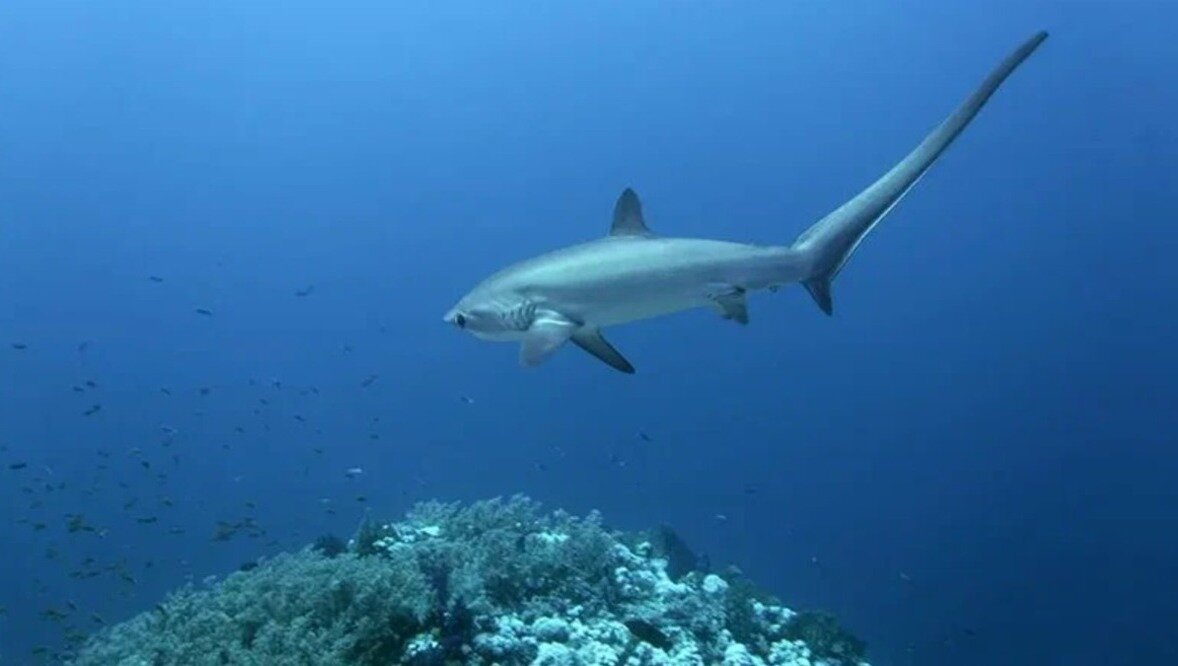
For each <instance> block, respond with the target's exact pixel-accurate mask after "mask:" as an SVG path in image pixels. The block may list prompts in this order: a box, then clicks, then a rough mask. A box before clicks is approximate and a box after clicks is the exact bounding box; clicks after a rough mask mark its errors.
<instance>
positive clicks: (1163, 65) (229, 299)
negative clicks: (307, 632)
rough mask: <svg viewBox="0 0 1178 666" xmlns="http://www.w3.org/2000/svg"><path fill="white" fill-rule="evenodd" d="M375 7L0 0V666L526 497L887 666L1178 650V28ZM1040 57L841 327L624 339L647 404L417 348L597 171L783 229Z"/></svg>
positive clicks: (1165, 19) (573, 235) (738, 224)
mask: <svg viewBox="0 0 1178 666" xmlns="http://www.w3.org/2000/svg"><path fill="white" fill-rule="evenodd" d="M384 4H388V3H384ZM384 4H381V5H378V4H376V3H373V4H371V5H367V4H348V5H345V6H341V7H331V8H328V7H327V6H326V5H317V4H314V3H307V4H305V5H294V4H292V3H266V4H261V3H253V4H243V5H240V6H239V5H233V6H230V5H228V4H224V3H220V4H216V3H215V6H212V5H206V3H114V4H110V3H100V4H94V3H81V2H67V3H43V2H27V1H24V0H21V1H11V2H6V3H5V4H4V5H3V7H2V8H0V343H3V346H2V348H0V444H2V445H3V446H4V447H6V448H4V450H3V451H2V452H0V461H2V462H3V463H4V464H3V466H2V467H0V502H2V504H0V506H2V507H3V516H4V518H5V526H6V529H5V530H4V532H3V538H2V541H0V551H2V552H3V564H2V565H0V607H3V609H4V613H3V614H0V659H2V660H3V663H25V662H26V661H28V660H29V659H30V657H29V650H30V649H32V648H33V647H34V646H37V645H47V646H50V647H53V648H55V649H56V648H57V647H60V645H61V640H62V639H61V635H62V631H61V629H62V624H63V623H59V622H55V621H53V620H52V619H48V618H43V617H42V611H44V610H45V609H48V608H55V609H61V610H63V611H64V610H66V609H67V600H69V601H72V602H73V604H74V605H75V606H76V607H77V609H78V610H77V611H76V612H74V613H73V614H72V615H71V619H70V620H69V621H66V622H65V623H64V624H77V625H78V626H80V627H82V628H83V629H85V630H90V629H93V628H96V627H97V624H96V623H94V622H93V621H92V620H91V619H90V618H89V614H90V613H98V614H100V615H101V616H102V618H104V620H105V621H107V622H115V621H118V620H121V619H125V618H127V617H129V616H130V615H132V614H134V613H136V612H139V611H142V610H145V609H148V608H150V607H152V606H153V605H154V604H155V603H156V601H157V600H159V599H160V598H161V597H162V596H163V595H164V594H165V593H166V592H167V591H168V590H171V589H174V588H176V587H178V586H180V585H182V584H183V583H184V582H185V581H187V580H192V581H200V580H201V579H203V578H204V577H205V576H208V575H210V574H224V573H226V572H228V571H231V570H233V569H234V568H236V567H237V566H238V565H239V564H241V563H242V562H243V561H246V560H249V559H252V558H255V557H258V556H261V555H265V554H267V553H274V552H277V551H278V550H281V549H288V548H295V547H298V546H300V545H301V544H303V543H305V542H307V541H309V540H311V539H312V538H314V537H315V536H317V535H319V534H321V533H324V532H328V531H330V532H336V533H339V534H343V535H347V534H350V533H351V531H352V530H353V528H354V527H355V525H356V523H357V522H358V521H359V520H360V518H361V517H362V516H363V514H364V511H365V508H366V507H371V510H372V511H373V512H374V514H375V515H378V516H393V515H396V514H398V513H400V512H401V511H402V510H404V509H405V508H406V507H407V506H409V505H410V504H411V503H412V502H415V501H418V500H422V499H428V498H441V499H446V500H472V499H478V498H485V497H490V496H495V495H505V494H512V493H516V492H524V493H527V494H529V495H531V496H533V497H535V498H537V499H539V500H541V501H543V502H545V503H546V504H548V505H549V506H559V507H565V508H568V509H570V510H573V511H577V512H584V511H588V510H590V509H594V508H596V509H600V510H601V511H602V512H604V514H605V516H606V517H607V519H608V520H609V521H610V522H611V523H612V524H614V525H616V526H618V527H623V528H640V527H646V526H650V525H652V524H656V523H660V522H666V523H669V524H671V525H673V526H675V527H676V528H677V529H678V530H679V531H680V532H681V533H682V534H683V535H684V537H685V538H686V539H687V540H688V541H689V542H690V543H691V544H692V545H693V546H695V547H696V548H697V549H698V550H701V551H704V552H706V553H708V555H709V556H710V558H711V560H712V561H713V563H715V564H717V565H720V564H726V563H729V562H731V563H735V564H737V565H738V566H739V567H741V568H742V569H743V570H744V571H745V572H746V573H748V574H749V575H750V576H752V577H753V578H755V579H757V580H759V581H760V582H762V583H764V585H765V586H766V587H768V588H769V589H771V590H772V591H774V592H775V593H777V594H778V595H779V596H780V597H782V599H783V600H784V601H785V602H786V603H787V604H789V605H792V606H795V607H800V608H811V607H815V608H825V609H828V610H831V611H833V612H834V613H836V614H837V615H838V616H839V617H840V618H841V619H842V620H843V621H844V622H845V623H846V624H847V625H848V626H849V627H850V628H851V629H853V630H854V631H856V632H857V633H859V634H861V635H862V636H864V637H865V638H866V639H867V641H868V643H869V646H870V648H869V649H870V655H871V656H872V660H873V662H875V663H877V664H898V665H906V664H938V665H939V664H955V665H972V664H995V663H1006V664H1032V663H1036V664H1057V663H1058V664H1063V663H1067V664H1073V665H1080V664H1111V663H1116V664H1145V663H1172V662H1174V661H1175V660H1176V659H1178V642H1176V639H1175V638H1174V633H1173V628H1174V624H1175V622H1174V621H1175V620H1176V619H1178V484H1176V483H1175V481H1174V479H1175V478H1176V475H1178V448H1176V447H1175V440H1176V439H1178V437H1176V434H1175V433H1178V417H1176V416H1175V409H1174V406H1175V405H1176V404H1178V384H1176V382H1175V379H1174V376H1175V373H1176V371H1178V347H1176V346H1175V345H1174V344H1172V339H1173V337H1174V335H1175V333H1176V332H1178V325H1176V323H1178V307H1175V306H1176V305H1178V298H1176V289H1175V285H1176V284H1178V263H1176V262H1175V261H1173V259H1172V258H1171V255H1172V254H1173V252H1174V250H1175V248H1178V232H1176V231H1175V226H1176V223H1175V219H1174V211H1175V209H1176V208H1178V205H1176V204H1178V190H1175V188H1174V174H1175V173H1176V168H1178V130H1176V127H1175V122H1174V109H1175V108H1176V107H1178V87H1175V86H1174V84H1173V72H1174V71H1176V69H1178V47H1175V45H1174V44H1175V42H1174V40H1173V39H1172V37H1173V35H1172V24H1173V22H1174V21H1175V20H1178V11H1175V10H1174V9H1172V8H1170V7H1169V6H1168V5H1167V4H1166V3H1160V2H1158V3H1154V2H1147V3H1123V2H1106V3H1097V2H1090V3H1063V2H1061V3H1021V2H1020V3H1015V2H993V3H984V4H983V3H975V4H974V5H970V6H965V5H963V4H961V3H952V6H951V7H950V6H948V5H946V6H945V7H941V8H937V7H934V6H933V4H932V3H916V4H911V3H910V5H911V6H903V7H893V6H891V5H884V4H880V5H873V4H865V3H848V4H842V5H837V6H828V5H827V4H825V3H808V4H794V3H760V4H758V3H741V4H727V3H725V4H723V5H720V4H719V3H717V4H713V5H708V4H703V3H674V4H672V3H595V4H593V5H592V6H590V5H585V6H580V7H570V6H559V7H558V6H557V5H548V4H543V5H542V4H528V5H523V4H508V5H505V6H497V7H494V6H491V5H487V4H484V3H447V4H446V5H445V6H441V7H439V6H433V5H434V3H421V4H416V5H400V4H399V3H396V4H397V6H396V7H395V8H390V7H388V6H384ZM1038 29H1047V30H1050V31H1051V33H1052V37H1051V39H1049V40H1048V41H1047V43H1046V44H1045V45H1044V46H1043V47H1042V48H1041V49H1040V51H1039V52H1038V53H1036V54H1035V55H1034V56H1033V57H1032V58H1031V59H1030V60H1029V61H1028V62H1027V63H1026V64H1025V65H1024V67H1023V68H1022V69H1020V70H1019V71H1018V72H1016V73H1015V75H1014V76H1013V77H1012V78H1011V79H1010V81H1009V82H1008V83H1007V85H1006V86H1004V88H1003V89H1002V90H1001V91H999V93H998V94H997V95H996V96H995V98H994V99H993V100H992V102H991V104H990V105H988V106H987V107H986V108H985V109H984V110H983V112H982V113H981V115H980V116H979V117H978V119H977V120H976V121H975V123H974V124H973V126H971V127H970V128H969V129H968V130H967V131H966V132H965V134H964V135H963V136H962V137H961V139H960V140H959V141H958V143H957V144H955V145H954V146H953V147H952V148H951V149H950V151H949V152H948V153H947V154H946V156H945V157H944V159H943V160H942V161H941V162H939V163H938V164H937V165H936V166H935V167H934V169H933V170H932V171H931V172H930V173H929V175H928V176H927V177H926V178H925V179H924V180H923V181H922V182H921V183H920V185H919V186H918V187H917V188H916V189H915V190H914V191H913V193H912V194H911V195H910V197H909V198H908V199H906V200H905V201H904V202H903V204H902V205H901V206H900V207H898V208H897V209H896V211H894V213H893V214H892V216H890V217H889V218H888V219H887V220H886V221H885V222H884V223H883V224H882V225H881V226H880V228H879V229H878V230H877V232H876V233H875V234H873V235H872V237H871V238H870V239H869V240H868V241H867V242H866V243H865V244H864V245H863V247H862V249H861V251H860V252H859V253H858V254H857V255H856V256H855V258H854V259H853V261H852V262H851V263H850V264H849V266H848V267H847V269H846V270H845V271H844V272H843V273H842V274H841V275H840V277H839V279H838V281H837V282H836V284H835V308H836V313H835V317H834V318H833V319H828V318H826V317H824V316H823V315H822V314H821V313H820V312H819V311H818V310H817V308H815V307H814V305H813V304H812V303H811V302H810V300H809V298H808V297H807V295H806V294H805V293H804V291H803V290H802V289H799V288H790V289H786V290H783V291H782V292H781V293H778V294H776V295H761V296H759V297H757V298H754V299H753V300H752V303H751V314H752V318H753V322H752V324H751V325H750V326H748V327H747V328H741V327H738V326H734V325H732V324H729V323H726V322H723V321H721V320H719V319H718V318H717V317H716V316H715V314H714V313H712V312H707V311H696V312H689V313H685V314H681V315H675V316H671V317H667V318H664V319H659V320H653V321H648V322H643V323H638V324H635V325H631V326H627V327H622V328H619V329H617V330H615V331H613V332H612V333H611V340H612V341H613V342H614V343H615V344H616V345H617V346H618V348H619V349H621V350H622V351H623V352H624V353H625V354H626V355H627V356H628V357H629V358H630V360H631V361H633V362H634V363H635V365H637V366H638V374H636V375H634V376H632V377H629V376H625V375H621V374H618V373H614V372H612V371H611V370H609V368H607V367H606V366H604V365H602V364H600V363H597V362H596V361H594V360H593V359H591V358H589V357H588V356H585V355H584V354H582V353H581V352H579V351H577V350H575V349H569V350H562V351H561V352H560V353H559V354H557V356H556V357H555V358H554V359H553V360H551V361H550V362H549V363H547V364H545V365H544V366H542V367H539V368H536V369H531V370H524V369H521V368H519V367H518V365H517V362H516V355H515V349H514V348H512V347H509V346H507V345H491V344H487V343H481V342H478V341H475V340H473V339H472V338H470V337H469V336H466V335H462V334H460V333H458V332H455V331H454V330H452V329H450V328H449V327H447V326H445V325H444V324H443V323H442V321H441V316H442V314H443V313H444V312H445V311H446V310H447V309H448V308H449V307H450V306H451V305H452V304H453V302H454V301H456V300H457V299H458V298H459V297H460V296H461V295H462V294H463V293H465V291H466V290H467V289H468V288H470V287H471V286H473V284H475V283H476V282H477V281H478V280H480V279H481V278H482V277H484V276H485V275H486V274H488V273H490V272H491V271H493V270H495V269H497V268H499V267H501V266H503V265H505V264H507V263H509V262H511V261H514V260H517V259H521V258H524V257H527V256H530V255H532V254H535V253H538V252H541V251H543V250H547V249H551V248H554V247H559V246H561V245H565V244H570V243H573V242H577V241H581V240H587V239H591V238H594V237H597V236H600V235H602V234H604V233H605V231H606V228H607V226H608V221H609V215H610V211H611V208H612V205H613V201H614V198H615V197H616V196H617V194H618V193H619V192H620V191H621V190H622V188H623V187H625V186H633V187H634V188H635V189H636V190H637V191H638V192H639V194H640V195H642V197H643V200H644V203H645V205H646V214H647V219H648V221H649V222H650V224H651V226H652V227H653V228H654V229H655V230H656V231H658V232H661V233H665V234H672V235H686V236H706V237H716V238H724V239H731V240H741V241H754V242H763V243H787V242H789V241H791V240H792V239H793V238H794V237H795V236H796V235H797V234H798V233H799V232H801V231H802V230H803V229H804V228H805V227H806V226H807V225H809V224H810V223H811V222H813V221H814V220H816V219H818V218H819V217H821V216H822V215H824V214H825V213H826V212H828V211H829V210H830V209H832V208H833V207H835V206H836V205H838V204H839V203H841V202H842V201H843V200H845V199H846V198H847V197H849V196H851V195H852V194H854V193H855V192H856V191H857V190H858V189H859V188H860V187H861V186H863V185H865V184H866V183H868V182H870V181H871V180H873V179H874V178H875V177H876V176H878V175H879V174H881V173H882V172H883V171H884V170H886V169H887V168H889V167H890V166H891V165H892V164H893V163H894V161H895V160H896V159H898V158H899V157H900V156H902V155H903V154H904V153H905V152H907V150H908V149H909V148H911V147H912V146H913V145H915V143H916V142H917V141H918V140H919V139H920V138H921V137H922V136H923V135H924V133H925V132H926V131H927V130H928V129H929V128H930V127H932V125H933V124H935V123H936V122H938V121H939V120H940V119H941V118H942V117H943V116H944V114H946V113H947V112H948V111H949V110H950V109H951V108H952V107H953V106H954V105H955V104H956V103H957V102H958V101H959V100H960V99H961V98H962V97H963V96H964V95H965V94H966V93H968V92H969V91H970V90H971V89H972V87H973V86H974V85H975V84H976V83H977V82H978V81H980V79H981V77H982V76H984V74H985V73H986V72H987V71H988V70H989V68H990V67H991V66H993V65H994V64H995V63H996V62H997V61H998V60H999V59H1000V58H1001V57H1002V56H1003V55H1005V54H1006V52H1007V51H1008V50H1010V49H1011V48H1013V47H1014V46H1015V45H1017V44H1018V43H1019V42H1020V41H1021V40H1023V39H1024V38H1026V37H1027V36H1028V35H1030V34H1031V33H1033V32H1034V31H1035V30H1038ZM152 276H155V277H157V278H160V279H162V281H155V280H152V279H151V277H152ZM309 287H313V289H310V293H306V294H305V295H302V296H300V295H297V293H298V292H300V291H301V292H304V293H305V292H306V291H307V290H308V288H309ZM198 308H200V309H206V310H208V311H210V312H211V313H212V315H211V316H206V315H202V314H199V313H197V312H196V310H197V309H198ZM83 343H86V344H85V345H84V347H83V348H81V349H79V347H80V346H81V345H83ZM13 344H24V345H27V348H25V349H17V348H15V347H13V346H12V345H13ZM371 375H377V377H376V379H375V380H373V381H370V382H366V381H365V380H366V379H367V378H369V377H370V376H371ZM86 381H92V382H93V383H94V386H93V387H91V386H87V385H86V384H85V383H84V382H86ZM364 383H369V385H368V386H363V385H362V384H364ZM75 386H77V388H78V389H81V390H80V391H75V390H74V389H73V387H75ZM202 388H204V389H207V391H205V394H203V395H202V392H201V389H202ZM165 390H166V391H168V392H169V393H170V394H169V393H165ZM95 405H101V409H100V410H98V411H96V412H94V413H92V414H91V415H89V416H85V415H84V412H86V411H89V410H91V409H92V408H93V406H95ZM238 428H240V431H239V430H238ZM640 432H641V433H644V434H645V435H646V437H642V436H640V435H639V433H640ZM648 440H649V441H648ZM100 452H106V453H108V454H109V459H105V458H103V457H102V455H101V454H100ZM20 462H24V463H27V467H25V468H23V469H9V465H11V464H18V463H20ZM144 463H146V465H145V464H144ZM100 465H105V466H106V468H105V469H102V468H100ZM148 466H150V469H148ZM352 467H361V468H362V469H363V473H362V474H360V475H358V476H357V477H356V478H348V476H346V475H345V471H346V470H347V469H348V468H352ZM47 486H48V487H47ZM358 496H362V499H361V498H360V497H358ZM132 500H134V501H135V502H136V504H134V505H132V506H129V507H126V508H125V506H124V505H125V504H127V503H130V502H131V501H132ZM168 504H170V506H168ZM66 514H82V515H83V516H84V520H85V522H86V523H87V524H89V525H92V526H93V527H94V529H95V531H86V530H83V531H78V532H74V533H70V532H68V531H67V518H66V517H65V516H66ZM247 516H248V517H252V518H253V519H254V520H255V521H256V523H257V525H258V526H260V527H261V528H262V529H264V530H265V532H266V533H265V535H260V536H256V537H252V538H251V537H250V536H248V535H245V534H238V535H236V536H234V537H233V538H231V539H229V540H228V541H213V540H212V539H211V537H212V536H213V534H214V532H215V530H216V523H217V521H228V522H236V521H240V520H242V519H243V518H245V517H247ZM153 517H154V518H157V520H158V522H155V523H150V522H143V523H141V522H138V521H139V519H143V520H145V521H146V520H149V519H150V518H153ZM38 522H43V523H44V524H45V527H44V529H41V530H37V529H36V528H35V523H38ZM173 528H175V529H173ZM172 532H179V533H172ZM49 551H55V552H56V556H55V557H52V558H51V557H50V556H51V555H53V553H52V552H49ZM86 558H93V559H94V562H93V563H91V564H88V565H84V564H83V561H84V560H85V559H86ZM108 567H109V568H108ZM87 568H89V569H99V570H100V571H101V573H100V575H98V576H97V577H94V578H90V579H83V580H77V579H74V578H71V577H70V572H71V571H78V570H84V569H87ZM123 574H126V576H123ZM126 577H129V578H132V579H134V582H133V583H132V582H129V581H128V580H125V578H126Z"/></svg>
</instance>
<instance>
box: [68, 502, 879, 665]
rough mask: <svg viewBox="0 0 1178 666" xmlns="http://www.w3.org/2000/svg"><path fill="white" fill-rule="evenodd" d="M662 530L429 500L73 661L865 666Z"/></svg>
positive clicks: (114, 636)
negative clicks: (711, 568)
mask: <svg viewBox="0 0 1178 666" xmlns="http://www.w3.org/2000/svg"><path fill="white" fill-rule="evenodd" d="M669 534H670V535H673V533H670V532H669V531H668V530H659V531H656V532H653V533H651V534H648V535H646V536H647V537H652V536H653V537H654V538H655V542H653V543H652V541H649V540H644V538H643V537H642V536H634V535H625V534H619V533H615V532H611V531H609V530H607V529H606V528H605V527H604V526H603V525H602V524H601V520H600V517H598V516H597V515H596V514H590V515H589V516H587V517H583V518H579V517H575V516H571V515H569V514H567V513H564V512H561V511H556V512H550V513H549V512H544V511H541V509H540V506H539V505H538V504H537V503H535V502H533V501H531V500H529V499H527V498H523V497H515V498H512V499H510V500H491V501H486V502H479V503H476V504H472V505H469V506H460V505H457V504H442V503H438V502H430V503H426V504H422V505H419V506H417V507H416V508H415V509H413V510H412V511H411V512H410V513H409V514H408V516H407V517H406V519H405V520H403V521H400V522H394V523H388V524H383V525H381V524H377V523H375V522H372V521H368V520H366V521H365V522H364V523H363V524H362V525H361V527H360V529H359V530H358V532H357V535H356V537H355V538H353V539H352V541H351V543H350V545H349V547H348V550H347V551H346V552H340V551H338V549H337V548H334V547H330V546H328V545H327V544H326V543H317V545H316V546H314V547H308V548H305V549H304V550H302V551H300V552H298V553H293V554H287V555H281V556H279V557H276V558H274V559H271V560H264V561H262V562H260V563H259V565H258V566H257V567H256V568H254V569H252V570H250V571H248V572H238V573H234V574H232V575H230V576H229V577H228V578H226V579H225V580H223V581H221V582H218V583H214V584H212V585H211V586H209V587H206V588H202V589H192V588H188V589H184V590H181V591H180V592H178V593H176V594H174V595H173V596H172V597H171V598H169V599H168V600H167V601H165V602H164V603H163V604H161V605H160V606H158V607H157V610H155V611H152V612H149V613H144V614H142V615H140V616H138V617H136V618H133V619H132V620H130V621H128V622H126V623H123V624H121V625H117V626H115V627H113V628H110V629H108V630H106V631H105V632H103V633H101V634H98V635H97V636H94V637H92V638H91V639H90V640H89V641H88V643H87V644H86V645H85V646H84V648H83V649H82V650H81V652H80V653H79V654H78V655H77V657H76V659H75V661H74V663H76V664H78V665H79V666H90V665H92V664H103V665H106V664H111V665H123V666H133V665H135V666H137V665H139V664H143V665H150V666H155V665H156V664H160V665H163V664H192V665H194V666H201V665H204V664H243V665H247V666H248V665H254V664H259V665H260V664H275V665H278V666H282V665H284V664H313V665H324V666H335V665H342V664H357V665H359V666H369V665H372V666H375V665H377V664H412V665H416V666H434V665H438V666H449V665H450V664H473V665H489V664H501V665H503V666H510V665H517V664H518V665H521V666H522V665H525V664H532V665H537V666H542V665H552V666H564V665H566V664H568V665H585V666H589V665H601V666H628V665H629V666H634V665H639V664H641V665H643V666H671V665H674V666H689V665H700V666H702V665H703V664H731V665H734V666H743V665H748V666H766V665H770V664H773V665H780V666H811V665H813V666H818V665H819V664H822V665H824V666H839V665H843V664H847V665H850V664H856V663H859V660H860V659H861V657H862V643H861V642H858V641H857V639H854V638H853V637H851V636H849V634H846V633H845V632H844V631H843V630H842V629H841V628H839V627H838V625H837V624H835V623H833V621H832V620H830V619H829V618H828V616H825V615H819V614H796V613H794V612H793V611H791V610H789V609H787V608H785V607H783V606H780V605H778V604H777V603H776V602H775V601H773V600H772V599H771V598H769V597H768V596H766V595H763V594H761V593H760V592H758V591H757V590H756V588H755V587H754V586H753V585H752V583H751V582H749V581H747V580H746V579H744V578H743V577H742V576H740V575H738V574H737V573H735V572H732V571H728V572H724V573H704V572H702V571H699V570H698V569H696V568H694V567H693V566H688V565H687V563H688V562H696V560H695V558H694V556H689V555H690V551H689V550H688V549H687V547H686V545H685V544H683V543H682V541H681V540H679V539H678V537H673V536H672V537H669V536H668V535H669ZM659 539H661V541H659ZM668 544H669V545H668ZM336 545H338V544H336ZM671 560H675V562H674V563H672V561H671Z"/></svg>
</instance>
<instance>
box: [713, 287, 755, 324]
mask: <svg viewBox="0 0 1178 666" xmlns="http://www.w3.org/2000/svg"><path fill="white" fill-rule="evenodd" d="M712 302H713V303H715V304H716V309H717V310H718V311H719V312H720V316H721V317H723V318H725V319H731V320H732V321H734V322H736V323H738V324H741V325H742V326H743V325H744V324H747V323H749V305H748V299H747V298H746V297H745V290H744V289H741V288H740V287H732V288H730V289H728V290H727V291H723V292H720V293H717V294H715V295H713V296H712Z"/></svg>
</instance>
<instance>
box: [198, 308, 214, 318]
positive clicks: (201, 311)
mask: <svg viewBox="0 0 1178 666" xmlns="http://www.w3.org/2000/svg"><path fill="white" fill-rule="evenodd" d="M196 314H198V315H204V316H206V317H212V316H213V311H212V310H210V309H208V308H197V309H196Z"/></svg>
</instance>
